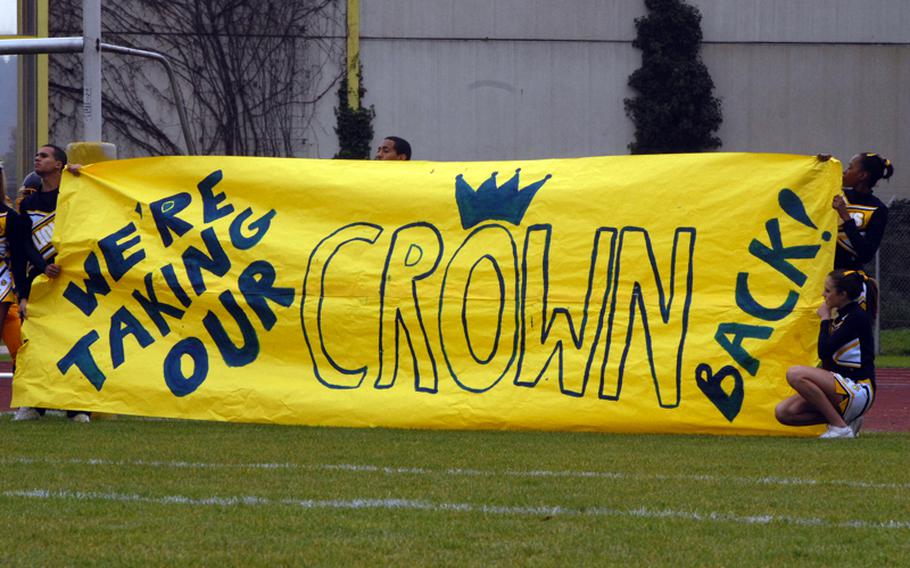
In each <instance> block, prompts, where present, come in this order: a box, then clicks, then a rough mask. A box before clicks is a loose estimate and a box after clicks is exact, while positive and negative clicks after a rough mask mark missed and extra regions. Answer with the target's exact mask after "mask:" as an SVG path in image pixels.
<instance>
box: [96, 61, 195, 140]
mask: <svg viewBox="0 0 910 568" xmlns="http://www.w3.org/2000/svg"><path fill="white" fill-rule="evenodd" d="M101 49H102V50H103V51H110V52H112V53H122V54H124V55H135V56H136V57H144V58H146V59H154V60H155V61H160V62H161V64H162V65H164V70H165V71H167V78H168V80H169V81H170V83H171V91H173V92H174V105H175V106H176V107H177V116H178V117H179V118H180V128H182V129H183V140H184V142H186V152H187V155H190V156H195V155H196V143H195V142H194V141H193V135H192V134H191V133H190V121H189V120H188V119H187V117H186V107H185V106H184V104H183V96H182V95H181V94H180V87H179V86H178V85H177V76H176V75H175V74H174V69H173V68H172V67H171V62H170V61H168V58H167V57H165V56H164V55H162V54H160V53H157V52H154V51H146V50H143V49H133V48H131V47H121V46H119V45H111V44H109V43H102V44H101Z"/></svg>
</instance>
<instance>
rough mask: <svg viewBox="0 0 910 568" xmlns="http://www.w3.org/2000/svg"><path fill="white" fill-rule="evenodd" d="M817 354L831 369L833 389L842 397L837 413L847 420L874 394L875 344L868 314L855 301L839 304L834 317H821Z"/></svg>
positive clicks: (860, 413) (823, 364) (862, 411)
mask: <svg viewBox="0 0 910 568" xmlns="http://www.w3.org/2000/svg"><path fill="white" fill-rule="evenodd" d="M818 356H819V358H820V359H821V360H822V366H823V367H824V368H825V369H826V370H828V371H832V372H833V373H835V375H834V378H835V383H836V385H835V390H836V391H837V392H838V394H841V395H843V397H844V398H843V400H842V401H841V404H840V405H839V408H838V410H839V411H840V413H841V415H842V416H843V417H844V419H845V420H847V421H848V422H849V421H851V420H854V419H855V418H857V417H859V416H862V414H863V413H864V412H866V411H867V410H868V409H869V406H871V404H872V400H873V397H874V394H875V344H874V342H873V339H872V322H871V320H870V319H869V314H868V313H866V310H864V309H862V308H861V307H860V306H859V304H858V303H857V302H850V303H849V304H847V305H846V306H843V307H841V308H839V309H838V315H837V317H836V318H835V319H833V320H822V322H821V324H820V327H819V331H818ZM861 391H866V392H865V393H864V392H861ZM857 395H859V396H857Z"/></svg>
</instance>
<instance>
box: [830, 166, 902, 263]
mask: <svg viewBox="0 0 910 568" xmlns="http://www.w3.org/2000/svg"><path fill="white" fill-rule="evenodd" d="M822 156H825V155H822ZM829 157H830V156H829ZM892 175H894V166H893V165H892V164H891V161H890V160H888V159H887V158H884V157H882V156H879V155H878V154H875V153H872V152H863V153H862V154H857V155H855V156H853V158H851V160H850V163H849V164H848V165H847V169H845V170H844V176H843V185H844V190H843V194H841V195H836V196H835V197H834V200H833V202H832V204H831V206H832V208H833V209H834V210H835V211H837V214H838V216H839V217H840V221H841V223H840V227H839V229H838V234H837V251H836V253H835V255H834V268H841V269H844V270H862V269H863V267H864V266H865V265H866V264H868V263H869V262H870V261H871V260H872V259H873V258H875V253H876V251H878V247H879V245H880V244H881V242H882V236H883V235H884V234H885V226H886V225H887V223H888V207H887V206H886V205H885V204H884V203H882V201H881V200H880V199H879V198H878V197H877V196H875V195H874V194H873V193H872V191H873V188H874V187H875V185H876V184H877V183H878V181H879V180H881V179H889V178H890V177H891V176H892Z"/></svg>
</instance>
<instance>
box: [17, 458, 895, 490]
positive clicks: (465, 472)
mask: <svg viewBox="0 0 910 568" xmlns="http://www.w3.org/2000/svg"><path fill="white" fill-rule="evenodd" d="M0 464H2V465H30V464H48V465H62V464H67V465H88V466H114V467H124V466H126V467H160V468H175V469H182V468H187V469H267V470H268V469H290V470H305V471H350V472H355V473H358V472H359V473H382V474H385V475H446V476H464V477H503V476H505V477H555V478H559V477H565V478H591V479H618V480H627V479H629V480H635V479H647V480H658V481H698V482H709V483H740V484H746V485H814V486H826V485H835V486H838V487H853V488H858V489H886V490H893V489H910V483H875V482H871V481H861V480H856V479H835V480H824V479H812V478H804V477H773V476H769V477H736V476H724V475H697V474H688V475H687V474H660V473H628V472H613V471H572V470H563V471H548V470H529V471H495V470H479V469H454V468H453V469H431V468H425V467H387V466H378V465H358V464H295V463H211V462H185V461H149V460H106V459H52V458H31V457H5V458H0Z"/></svg>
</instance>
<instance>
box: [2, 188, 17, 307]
mask: <svg viewBox="0 0 910 568" xmlns="http://www.w3.org/2000/svg"><path fill="white" fill-rule="evenodd" d="M15 228H16V212H15V211H14V210H12V209H10V208H9V207H8V206H7V205H6V204H5V203H3V202H2V200H0V302H12V303H15V302H16V301H17V300H16V295H15V293H14V291H13V274H12V269H11V268H10V252H11V244H10V243H11V239H10V238H9V234H10V232H12V231H13V230H15Z"/></svg>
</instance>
